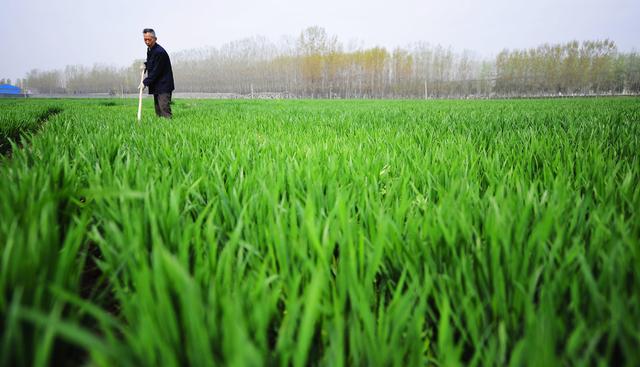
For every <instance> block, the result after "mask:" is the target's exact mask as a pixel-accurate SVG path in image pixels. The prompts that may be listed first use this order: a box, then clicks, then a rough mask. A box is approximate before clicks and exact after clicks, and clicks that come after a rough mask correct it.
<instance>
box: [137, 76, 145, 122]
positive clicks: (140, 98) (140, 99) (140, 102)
mask: <svg viewBox="0 0 640 367" xmlns="http://www.w3.org/2000/svg"><path fill="white" fill-rule="evenodd" d="M143 80H144V69H142V73H140V84H142V81H143ZM142 89H143V88H140V96H138V121H140V119H141V118H142Z"/></svg>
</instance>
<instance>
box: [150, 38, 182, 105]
mask: <svg viewBox="0 0 640 367" xmlns="http://www.w3.org/2000/svg"><path fill="white" fill-rule="evenodd" d="M145 65H146V67H147V77H146V78H145V79H144V81H143V83H144V85H145V86H147V87H149V94H161V93H171V92H172V91H173V90H174V89H175V87H174V85H173V70H171V61H170V60H169V54H167V51H165V50H164V48H162V46H160V45H159V44H157V43H156V44H155V45H153V47H151V48H150V49H147V62H145Z"/></svg>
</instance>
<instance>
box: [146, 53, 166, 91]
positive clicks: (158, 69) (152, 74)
mask: <svg viewBox="0 0 640 367" xmlns="http://www.w3.org/2000/svg"><path fill="white" fill-rule="evenodd" d="M167 57H168V55H167V54H166V53H164V52H163V53H160V54H157V55H156V56H155V62H154V63H153V70H150V71H149V72H148V74H147V77H146V78H145V79H144V81H143V83H144V85H145V86H147V87H148V86H149V85H151V84H153V83H154V82H155V81H156V80H157V79H158V78H159V77H160V75H162V74H163V73H164V69H165V65H166V64H167V61H166V59H167ZM147 70H149V69H147Z"/></svg>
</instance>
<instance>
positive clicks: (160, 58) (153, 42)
mask: <svg viewBox="0 0 640 367" xmlns="http://www.w3.org/2000/svg"><path fill="white" fill-rule="evenodd" d="M142 35H143V37H144V43H145V44H146V45H147V61H146V62H145V63H144V66H142V67H143V68H145V67H146V69H147V77H146V78H145V79H144V80H143V81H142V83H141V84H140V86H139V87H138V88H140V89H144V87H148V88H149V94H153V104H154V106H155V108H156V115H158V116H161V117H166V118H171V116H172V115H171V106H170V103H171V92H173V90H174V89H175V88H174V85H173V71H172V70H171V60H169V54H167V51H165V50H164V48H162V46H160V45H159V44H158V43H157V40H158V38H157V37H156V32H155V31H154V30H153V29H151V28H145V29H144V30H143V31H142Z"/></svg>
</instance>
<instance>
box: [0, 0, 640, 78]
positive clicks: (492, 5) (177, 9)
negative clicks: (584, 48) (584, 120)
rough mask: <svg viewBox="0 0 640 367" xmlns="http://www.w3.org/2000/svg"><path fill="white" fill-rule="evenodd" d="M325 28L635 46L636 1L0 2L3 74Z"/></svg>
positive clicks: (383, 42)
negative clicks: (150, 34) (148, 33)
mask: <svg viewBox="0 0 640 367" xmlns="http://www.w3.org/2000/svg"><path fill="white" fill-rule="evenodd" d="M313 25H318V26H321V27H324V28H325V29H326V30H327V32H328V33H329V34H330V35H337V36H338V38H339V40H340V41H342V43H343V44H345V45H347V44H348V43H349V41H352V40H360V41H362V43H363V45H364V46H376V45H378V46H386V47H388V48H393V47H395V46H405V45H407V44H410V43H413V42H417V41H424V42H428V43H430V44H434V45H435V44H441V45H443V46H451V47H452V48H453V49H454V50H463V49H470V50H474V51H476V52H477V53H478V54H479V55H482V56H491V55H494V54H496V53H497V52H499V51H500V50H502V49H504V48H510V49H513V48H525V47H535V46H537V45H539V44H542V43H545V42H550V43H554V42H566V41H570V40H573V39H577V40H595V39H604V38H609V39H612V40H613V41H615V42H616V43H617V44H618V47H619V49H621V50H623V51H630V50H632V49H640V0H600V1H595V0H529V1H524V0H512V1H509V0H482V1H471V0H449V1H445V0H441V1H438V2H436V1H431V0H424V1H418V0H393V1H391V0H389V1H380V0H355V1H353V0H315V1H304V0H261V1H258V0H235V1H234V0H226V1H221V0H215V1H204V0H185V1H176V0H173V1H171V0H155V1H154V0H147V1H125V0H110V1H101V2H98V1H91V0H86V1H80V0H76V1H71V0H55V1H53V0H0V50H1V51H0V78H6V77H10V78H11V79H12V80H15V78H17V77H23V76H24V75H25V73H26V72H27V71H29V70H31V69H33V68H37V69H41V70H46V69H53V68H63V67H64V66H65V65H68V64H82V65H87V66H91V65H93V64H95V63H101V64H109V65H116V66H125V65H129V64H130V63H131V62H132V61H133V60H134V59H136V58H144V57H145V55H146V54H145V45H144V43H143V42H142V34H141V30H142V28H145V27H151V28H154V29H155V30H156V32H157V34H158V42H159V43H160V44H162V45H163V46H164V47H165V49H167V50H168V51H169V52H170V53H171V52H176V51H180V50H184V49H190V48H199V47H204V46H220V45H222V44H224V43H227V42H230V41H235V40H239V39H242V38H245V37H251V36H255V35H261V36H265V37H267V38H269V39H271V40H273V41H278V40H279V39H280V38H281V37H282V36H285V35H286V36H297V35H298V34H299V33H300V31H301V30H303V29H304V28H306V27H309V26H313Z"/></svg>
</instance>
